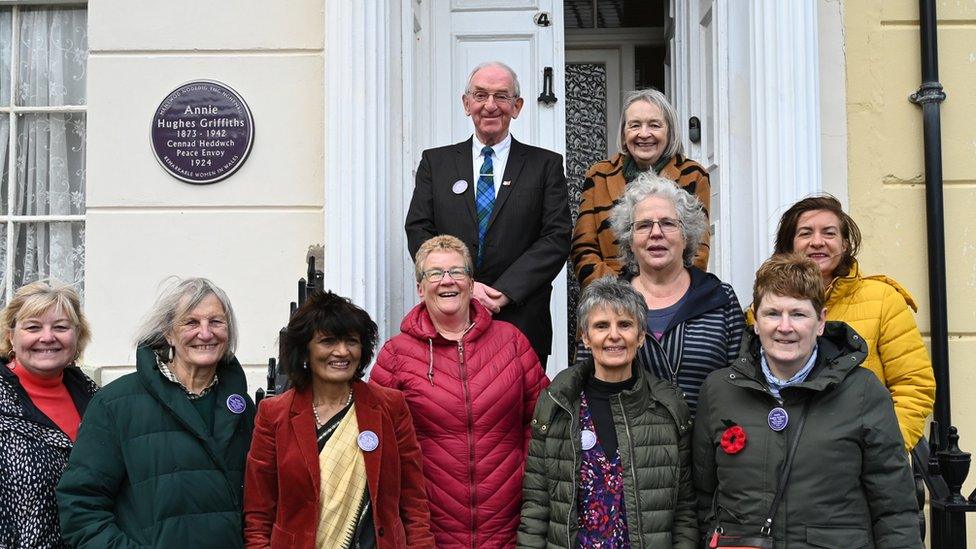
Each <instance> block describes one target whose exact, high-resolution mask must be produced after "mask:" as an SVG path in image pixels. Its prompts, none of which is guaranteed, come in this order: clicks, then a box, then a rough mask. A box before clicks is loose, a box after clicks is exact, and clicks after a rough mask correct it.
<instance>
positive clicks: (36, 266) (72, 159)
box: [0, 6, 88, 302]
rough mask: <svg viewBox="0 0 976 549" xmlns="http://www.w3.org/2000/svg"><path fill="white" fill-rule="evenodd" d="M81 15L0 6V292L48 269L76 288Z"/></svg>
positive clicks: (84, 44) (83, 64)
mask: <svg viewBox="0 0 976 549" xmlns="http://www.w3.org/2000/svg"><path fill="white" fill-rule="evenodd" d="M87 65H88V17H87V12H86V10H85V9H84V7H35V6H13V7H6V8H2V9H0V165H2V176H0V287H2V289H3V292H2V294H0V299H2V300H3V301H4V302H6V301H8V300H9V299H10V297H11V296H12V295H13V292H14V290H16V289H17V288H19V287H20V286H22V285H23V284H25V283H28V282H33V281H35V280H39V279H47V278H53V279H57V280H60V281H62V282H65V283H68V284H72V285H74V287H75V289H77V290H78V292H79V293H81V294H82V295H84V293H83V292H84V271H85V127H86V114H85V111H86V107H85V105H86V103H87V100H86V91H85V80H86V69H87Z"/></svg>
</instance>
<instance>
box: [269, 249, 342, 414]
mask: <svg viewBox="0 0 976 549" xmlns="http://www.w3.org/2000/svg"><path fill="white" fill-rule="evenodd" d="M324 279H325V277H324V274H323V273H322V271H320V270H318V269H316V268H315V257H314V256H309V258H308V270H307V271H306V273H305V278H299V279H298V299H296V300H295V301H292V302H291V303H289V304H288V318H291V315H293V314H295V310H296V309H298V308H299V307H300V306H301V305H302V304H304V303H305V300H306V299H308V297H309V296H310V295H312V294H315V293H316V292H321V291H323V288H322V286H323V281H324ZM285 332H286V327H282V328H281V330H278V357H277V358H269V359H268V376H267V386H266V387H261V388H258V390H257V391H256V392H255V393H254V402H255V404H258V403H260V402H261V400H262V399H263V398H265V397H269V396H274V395H280V394H281V393H283V392H285V391H287V390H288V386H289V383H288V375H287V372H286V370H285V369H286V368H287V367H288V366H287V365H286V364H283V363H282V362H281V354H282V353H281V345H282V341H284V337H283V336H284V335H285Z"/></svg>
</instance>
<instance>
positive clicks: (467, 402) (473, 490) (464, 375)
mask: <svg viewBox="0 0 976 549" xmlns="http://www.w3.org/2000/svg"><path fill="white" fill-rule="evenodd" d="M457 350H458V361H459V362H460V365H461V388H462V389H463V391H464V410H465V412H466V413H467V431H468V491H469V492H470V494H471V523H470V528H471V547H472V548H474V547H475V537H476V534H477V531H476V528H475V510H476V509H477V508H478V497H477V494H478V492H477V487H476V485H475V478H474V417H473V416H474V414H473V413H472V411H471V393H470V392H469V391H468V366H467V364H465V363H464V342H463V341H462V340H458V343H457Z"/></svg>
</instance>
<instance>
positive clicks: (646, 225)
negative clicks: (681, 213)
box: [631, 217, 681, 234]
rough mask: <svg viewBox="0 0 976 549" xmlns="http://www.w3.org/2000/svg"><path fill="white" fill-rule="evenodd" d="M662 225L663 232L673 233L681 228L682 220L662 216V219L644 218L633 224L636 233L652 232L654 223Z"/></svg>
mask: <svg viewBox="0 0 976 549" xmlns="http://www.w3.org/2000/svg"><path fill="white" fill-rule="evenodd" d="M655 223H656V224H657V225H658V226H659V227H661V232H662V233H673V232H676V231H678V230H679V229H681V221H679V220H677V219H671V218H670V217H662V218H661V219H642V220H640V221H634V222H633V223H632V224H631V227H632V228H633V231H634V233H635V234H650V233H651V231H653V230H654V224H655Z"/></svg>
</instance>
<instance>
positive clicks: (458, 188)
mask: <svg viewBox="0 0 976 549" xmlns="http://www.w3.org/2000/svg"><path fill="white" fill-rule="evenodd" d="M466 190H468V182H467V181H465V180H463V179H458V180H457V181H455V182H454V185H451V191H453V192H454V194H461V193H463V192H464V191H466Z"/></svg>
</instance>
